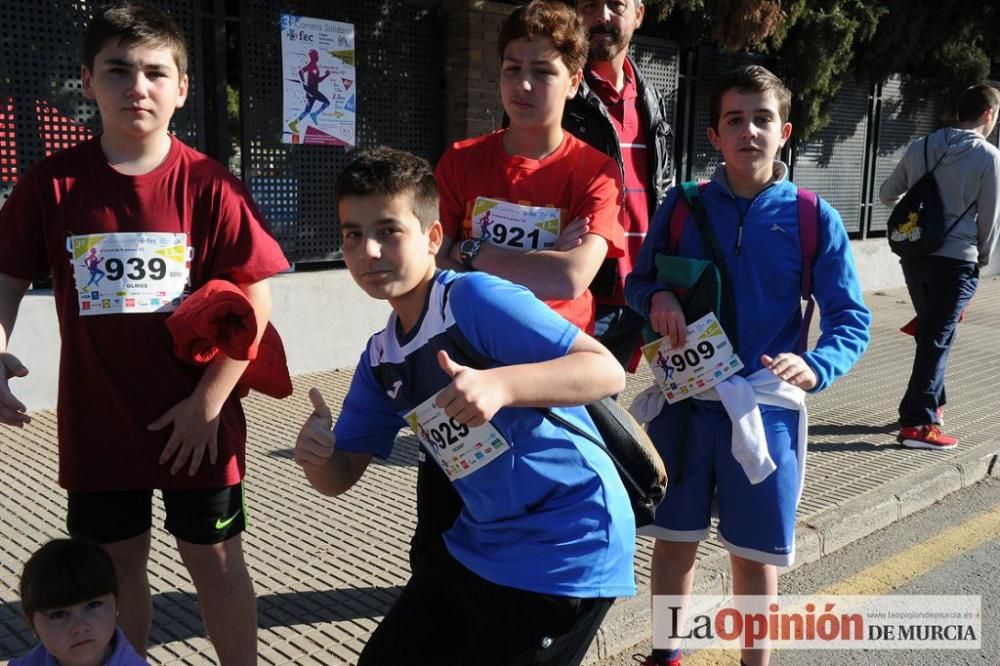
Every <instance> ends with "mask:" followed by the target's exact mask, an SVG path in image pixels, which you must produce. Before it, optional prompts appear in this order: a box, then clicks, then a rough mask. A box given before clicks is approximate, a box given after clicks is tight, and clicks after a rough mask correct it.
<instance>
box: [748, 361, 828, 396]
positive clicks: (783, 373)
mask: <svg viewBox="0 0 1000 666" xmlns="http://www.w3.org/2000/svg"><path fill="white" fill-rule="evenodd" d="M760 362H761V363H762V364H764V367H765V368H768V369H769V370H770V371H771V372H773V373H774V374H775V375H776V376H777V377H778V379H780V380H782V381H784V382H788V383H789V384H791V385H792V386H797V387H799V388H800V389H802V390H803V391H808V390H810V389H813V388H816V384H818V383H819V379H818V378H817V377H816V373H815V372H813V369H812V368H810V367H809V364H808V363H806V362H805V359H803V358H802V357H801V356H799V355H798V354H792V353H788V352H786V353H783V354H778V355H777V356H775V357H774V358H771V357H770V356H768V355H767V354H764V355H763V356H761V357H760Z"/></svg>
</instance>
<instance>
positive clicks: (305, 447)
mask: <svg viewBox="0 0 1000 666" xmlns="http://www.w3.org/2000/svg"><path fill="white" fill-rule="evenodd" d="M309 400H310V402H312V406H313V412H312V414H310V415H309V418H308V419H306V422H305V423H303V424H302V429H301V430H299V436H298V438H296V440H295V462H297V463H298V464H299V465H300V466H302V467H306V466H308V465H312V466H322V465H325V464H326V463H327V461H329V460H330V456H331V455H332V454H333V445H334V439H333V430H332V429H333V416H332V415H331V414H330V408H329V407H327V405H326V402H325V401H324V400H323V394H322V393H320V392H319V389H316V388H312V389H309Z"/></svg>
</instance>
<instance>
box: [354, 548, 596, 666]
mask: <svg viewBox="0 0 1000 666" xmlns="http://www.w3.org/2000/svg"><path fill="white" fill-rule="evenodd" d="M613 601H614V600H613V599H580V598H576V597H560V596H556V595H551V594H536V593H534V592H527V591H525V590H518V589H514V588H511V587H505V586H503V585H497V584H495V583H491V582H489V581H487V580H485V579H483V578H480V577H479V576H477V575H476V574H474V573H473V572H471V571H469V570H468V569H466V568H465V567H463V566H462V565H461V564H459V563H458V562H456V561H455V560H454V558H452V557H451V556H450V555H447V554H445V555H444V556H443V557H439V556H437V555H434V556H433V559H432V560H425V561H423V562H422V563H421V566H420V568H419V569H418V570H417V572H416V573H415V574H414V575H413V576H412V577H411V578H410V580H409V582H407V584H406V587H404V588H403V592H402V593H401V594H400V597H399V599H398V600H397V601H396V603H395V605H393V607H392V608H391V609H390V610H389V612H388V613H387V614H386V616H385V619H383V620H382V622H381V623H380V624H379V626H378V628H377V629H376V630H375V632H374V633H373V634H372V636H371V638H370V639H369V641H368V644H367V645H366V646H365V648H364V650H363V651H362V653H361V657H360V659H359V660H358V666H399V664H434V666H578V665H579V664H580V662H582V661H583V657H584V655H586V653H587V648H588V647H590V643H591V642H592V641H593V640H594V635H595V634H596V633H597V629H598V628H599V627H600V626H601V622H602V621H603V620H604V616H605V615H606V614H607V612H608V609H609V608H611V604H612V602H613Z"/></svg>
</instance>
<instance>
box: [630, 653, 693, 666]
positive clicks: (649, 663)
mask: <svg viewBox="0 0 1000 666" xmlns="http://www.w3.org/2000/svg"><path fill="white" fill-rule="evenodd" d="M632 661H634V662H635V663H637V664H639V666H681V658H680V657H677V658H676V659H671V660H670V661H666V660H665V659H659V660H658V659H656V658H655V657H653V656H652V655H644V654H634V655H632Z"/></svg>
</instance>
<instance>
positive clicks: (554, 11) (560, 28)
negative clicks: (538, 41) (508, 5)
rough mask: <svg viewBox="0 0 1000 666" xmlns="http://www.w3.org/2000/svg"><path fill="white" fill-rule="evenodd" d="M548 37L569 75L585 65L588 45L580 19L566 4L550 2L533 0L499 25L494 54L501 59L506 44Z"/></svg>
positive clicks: (588, 50)
mask: <svg viewBox="0 0 1000 666" xmlns="http://www.w3.org/2000/svg"><path fill="white" fill-rule="evenodd" d="M537 37H548V38H549V39H551V40H552V45H553V46H554V47H555V49H556V51H558V52H559V55H560V57H561V58H562V61H563V64H565V65H566V69H568V70H569V71H570V73H571V74H575V73H576V72H578V71H580V70H581V69H583V66H584V65H585V64H587V54H588V53H589V52H590V42H589V41H587V31H586V30H584V28H583V19H581V18H580V17H579V15H577V13H576V12H574V11H573V10H572V9H570V8H569V6H568V5H566V4H564V3H562V2H552V1H551V0H533V1H532V2H531V3H529V4H527V5H522V6H520V7H518V8H517V9H515V10H514V11H513V12H511V14H510V16H508V17H507V20H505V21H504V22H503V25H502V26H500V35H499V36H498V37H497V52H498V53H499V54H500V59H501V60H503V53H504V51H505V50H506V49H507V45H508V44H510V43H511V42H512V41H514V40H515V39H521V38H525V39H535V38H537Z"/></svg>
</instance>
